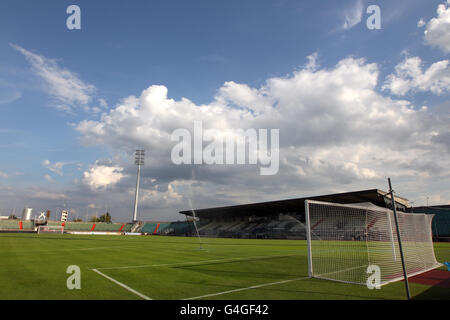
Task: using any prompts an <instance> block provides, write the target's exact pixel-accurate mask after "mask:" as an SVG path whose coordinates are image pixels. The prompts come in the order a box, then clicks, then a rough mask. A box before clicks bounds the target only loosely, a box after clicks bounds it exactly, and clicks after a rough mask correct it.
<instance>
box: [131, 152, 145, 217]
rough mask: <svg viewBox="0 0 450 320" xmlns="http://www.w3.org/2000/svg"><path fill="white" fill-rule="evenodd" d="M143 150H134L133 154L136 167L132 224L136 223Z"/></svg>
mask: <svg viewBox="0 0 450 320" xmlns="http://www.w3.org/2000/svg"><path fill="white" fill-rule="evenodd" d="M144 157H145V150H136V153H135V154H134V164H135V165H137V166H138V170H137V179H136V194H135V198H134V212H133V222H136V221H137V207H138V198H139V178H140V175H141V166H143V165H144Z"/></svg>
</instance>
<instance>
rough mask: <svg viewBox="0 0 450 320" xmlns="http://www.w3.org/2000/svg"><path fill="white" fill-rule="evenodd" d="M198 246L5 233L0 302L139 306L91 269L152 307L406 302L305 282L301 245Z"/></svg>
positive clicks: (418, 294)
mask: <svg viewBox="0 0 450 320" xmlns="http://www.w3.org/2000/svg"><path fill="white" fill-rule="evenodd" d="M202 241H203V244H202V246H201V248H200V245H199V241H198V239H196V238H184V237H163V236H100V235H89V236H87V235H68V234H64V235H53V234H52V235H50V234H41V235H37V234H8V233H3V234H0V299H3V300H5V299H57V300H60V299H101V300H103V299H108V300H109V299H141V298H140V297H139V296H137V295H136V294H134V293H132V292H130V291H128V290H126V289H125V288H123V287H121V286H119V285H118V284H116V283H114V282H113V281H111V280H109V279H107V278H105V277H103V276H101V275H100V274H98V273H96V272H95V271H93V270H92V269H96V270H98V271H100V272H101V273H103V274H104V275H106V276H108V277H110V278H112V279H115V280H116V281H119V282H121V283H123V284H124V285H126V286H128V287H129V288H132V289H134V290H136V291H137V292H139V293H141V294H142V295H145V296H147V297H149V298H151V299H189V298H196V297H200V298H201V297H203V299H221V300H228V299H320V300H323V299H404V298H405V292H404V284H403V283H402V282H397V283H392V284H388V285H386V286H383V287H382V288H381V289H380V290H369V289H368V288H367V287H365V286H361V285H349V284H343V283H337V282H332V281H326V280H318V279H310V278H307V252H306V242H305V241H301V240H249V239H245V240H244V239H213V238H210V239H203V240H202ZM435 253H436V258H437V259H438V261H440V262H442V261H449V260H450V244H449V243H436V244H435ZM70 265H77V266H79V267H80V269H81V289H80V290H69V289H67V286H66V280H67V278H68V277H69V276H70V275H69V274H67V273H66V270H67V267H68V266H70ZM286 280H288V281H286ZM289 280H292V281H289ZM278 282H280V283H278ZM270 283H277V284H273V285H266V284H270ZM248 287H253V288H252V289H245V288H248ZM410 287H411V294H412V296H413V297H414V298H416V299H449V298H450V295H449V294H448V293H449V291H448V289H446V288H439V287H430V286H426V285H422V284H415V283H411V284H410ZM222 292H228V293H225V294H218V295H215V294H216V293H222ZM204 296H206V297H204Z"/></svg>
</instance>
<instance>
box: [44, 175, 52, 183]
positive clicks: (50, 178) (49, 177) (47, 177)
mask: <svg viewBox="0 0 450 320" xmlns="http://www.w3.org/2000/svg"><path fill="white" fill-rule="evenodd" d="M44 179H45V180H47V181H48V182H55V180H53V178H52V177H51V176H50V175H49V174H45V175H44Z"/></svg>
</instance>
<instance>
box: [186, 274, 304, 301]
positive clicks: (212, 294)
mask: <svg viewBox="0 0 450 320" xmlns="http://www.w3.org/2000/svg"><path fill="white" fill-rule="evenodd" d="M305 279H309V277H301V278H295V279H288V280H282V281H277V282H270V283H263V284H257V285H255V286H251V287H245V288H239V289H233V290H228V291H222V292H216V293H210V294H205V295H203V296H198V297H192V298H186V299H181V300H196V299H203V298H209V297H214V296H220V295H223V294H227V293H233V292H239V291H245V290H250V289H258V288H262V287H268V286H273V285H276V284H283V283H288V282H292V281H300V280H305Z"/></svg>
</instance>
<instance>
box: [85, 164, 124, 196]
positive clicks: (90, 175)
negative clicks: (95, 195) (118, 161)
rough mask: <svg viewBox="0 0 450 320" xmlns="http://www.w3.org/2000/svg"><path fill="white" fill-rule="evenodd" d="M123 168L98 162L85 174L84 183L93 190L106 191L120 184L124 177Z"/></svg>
mask: <svg viewBox="0 0 450 320" xmlns="http://www.w3.org/2000/svg"><path fill="white" fill-rule="evenodd" d="M122 171H123V168H121V167H119V166H114V165H103V164H100V163H99V162H97V163H96V164H95V165H93V166H91V167H90V168H89V170H88V171H85V172H84V173H83V179H82V182H83V183H84V184H86V185H88V186H89V187H90V188H91V189H93V190H97V189H104V188H106V187H108V186H113V185H115V184H116V183H118V182H119V181H120V180H121V179H122V178H123V177H124V174H123V173H122Z"/></svg>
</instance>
